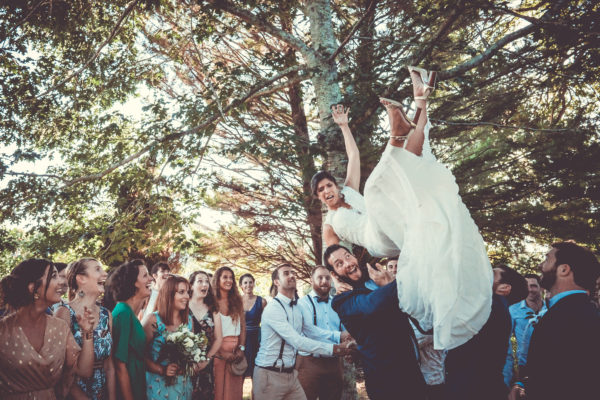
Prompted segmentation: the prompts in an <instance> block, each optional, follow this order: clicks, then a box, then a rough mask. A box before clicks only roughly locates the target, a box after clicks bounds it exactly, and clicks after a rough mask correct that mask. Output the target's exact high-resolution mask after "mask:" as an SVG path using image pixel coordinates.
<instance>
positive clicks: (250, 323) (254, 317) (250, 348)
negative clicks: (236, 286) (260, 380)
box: [239, 274, 267, 379]
mask: <svg viewBox="0 0 600 400" xmlns="http://www.w3.org/2000/svg"><path fill="white" fill-rule="evenodd" d="M239 283H240V287H241V288H242V293H243V294H242V301H243V303H244V315H245V320H246V350H244V355H245V356H246V361H248V369H247V370H246V373H245V374H244V377H246V376H248V377H250V379H252V374H254V359H255V358H256V353H258V345H259V336H260V317H261V316H262V312H263V309H264V308H265V306H266V305H267V301H266V300H265V299H263V298H262V297H260V296H257V295H255V294H254V277H253V276H252V274H244V275H242V276H241V277H240V282H239Z"/></svg>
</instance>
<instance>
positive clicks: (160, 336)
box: [146, 311, 193, 400]
mask: <svg viewBox="0 0 600 400" xmlns="http://www.w3.org/2000/svg"><path fill="white" fill-rule="evenodd" d="M153 314H154V315H155V316H156V332H155V333H154V339H152V347H151V349H150V357H151V358H152V361H154V362H156V360H157V359H158V354H159V353H160V348H161V347H162V345H163V344H164V343H165V337H166V335H167V334H169V331H167V327H166V326H165V324H164V322H163V321H162V320H161V319H160V316H159V315H158V311H155V312H153ZM188 329H189V330H190V331H192V332H193V330H192V329H193V325H192V316H191V315H190V316H189V317H188ZM168 364H169V361H168V360H164V361H161V363H160V365H165V366H166V365H168ZM146 382H148V386H147V387H146V394H147V396H148V400H154V399H171V400H172V399H178V400H190V399H191V398H192V389H193V387H192V377H191V376H186V375H177V380H176V381H175V383H174V384H173V385H171V386H166V383H165V377H164V376H162V375H158V374H155V373H153V372H146Z"/></svg>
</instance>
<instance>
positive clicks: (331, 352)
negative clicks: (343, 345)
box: [327, 344, 334, 356]
mask: <svg viewBox="0 0 600 400" xmlns="http://www.w3.org/2000/svg"><path fill="white" fill-rule="evenodd" d="M333 346H334V345H333V344H332V345H331V347H330V348H329V354H327V355H328V356H332V355H333Z"/></svg>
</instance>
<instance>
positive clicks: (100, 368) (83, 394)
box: [54, 258, 116, 400]
mask: <svg viewBox="0 0 600 400" xmlns="http://www.w3.org/2000/svg"><path fill="white" fill-rule="evenodd" d="M106 276H107V274H106V272H105V271H104V270H103V269H102V265H100V263H99V262H98V260H96V259H94V258H82V259H80V260H78V261H75V262H73V263H71V264H70V265H69V267H68V268H67V276H66V278H67V283H68V287H69V302H68V303H65V304H63V305H59V307H57V308H56V311H55V312H54V315H55V316H56V317H58V318H61V319H62V320H64V321H65V322H66V323H67V324H68V325H69V327H70V328H71V333H72V334H73V336H74V337H75V340H76V341H77V344H79V345H80V346H81V342H82V337H81V334H80V332H79V324H78V323H77V319H76V315H77V314H81V313H82V312H83V310H84V309H85V308H86V307H87V309H88V310H90V311H91V312H92V315H93V316H94V320H96V321H98V323H97V324H96V326H95V327H94V373H93V375H92V377H91V378H78V379H77V380H76V384H75V385H73V386H72V387H71V392H70V396H71V397H73V398H74V399H83V398H87V399H92V400H106V399H108V400H114V399H115V395H116V394H115V370H114V368H113V362H112V357H111V349H112V334H111V331H112V316H111V315H110V311H108V310H107V309H106V308H104V307H102V306H98V305H96V302H97V300H98V297H99V296H100V295H101V294H102V293H104V282H105V281H106Z"/></svg>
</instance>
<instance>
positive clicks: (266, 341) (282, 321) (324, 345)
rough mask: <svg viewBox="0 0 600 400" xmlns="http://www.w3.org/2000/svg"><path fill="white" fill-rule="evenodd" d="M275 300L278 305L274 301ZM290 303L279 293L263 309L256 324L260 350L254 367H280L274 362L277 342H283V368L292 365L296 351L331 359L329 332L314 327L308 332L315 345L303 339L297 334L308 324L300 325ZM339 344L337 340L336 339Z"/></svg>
mask: <svg viewBox="0 0 600 400" xmlns="http://www.w3.org/2000/svg"><path fill="white" fill-rule="evenodd" d="M276 299H279V301H280V302H281V304H283V307H282V306H281V304H280V303H279V302H278V301H277V300H276ZM291 301H292V300H291V299H290V298H289V297H286V296H284V295H283V294H281V293H279V294H278V295H277V296H275V299H274V300H273V301H271V302H269V304H267V306H266V307H265V309H264V311H263V314H262V318H261V321H260V333H261V339H260V348H259V350H258V354H257V355H256V365H258V366H259V367H272V366H274V365H275V366H277V367H280V362H277V359H278V357H279V351H280V348H281V340H282V339H283V340H285V346H284V348H283V355H282V359H283V367H284V368H290V367H292V366H294V364H295V362H296V351H297V350H304V351H307V352H309V353H314V354H320V355H327V356H331V355H333V343H332V342H334V341H335V337H334V335H333V332H332V331H325V330H322V329H320V328H318V327H314V329H313V330H312V332H314V334H315V336H313V337H315V338H316V337H318V338H319V341H317V340H314V339H310V338H308V337H304V336H302V335H301V332H302V330H303V328H304V327H306V326H308V325H309V324H310V325H312V320H309V321H304V318H303V317H302V312H301V311H300V307H299V306H298V305H295V306H290V302H291ZM338 340H339V338H338Z"/></svg>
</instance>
